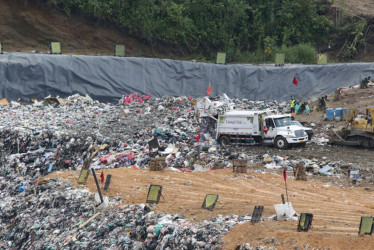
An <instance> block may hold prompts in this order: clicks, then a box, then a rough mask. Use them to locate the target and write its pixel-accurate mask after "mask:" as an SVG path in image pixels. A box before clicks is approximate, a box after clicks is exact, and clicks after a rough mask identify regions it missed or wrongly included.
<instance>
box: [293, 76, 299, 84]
mask: <svg viewBox="0 0 374 250" xmlns="http://www.w3.org/2000/svg"><path fill="white" fill-rule="evenodd" d="M292 83H293V84H294V85H296V86H299V82H298V81H297V78H296V76H294V77H293V81H292Z"/></svg>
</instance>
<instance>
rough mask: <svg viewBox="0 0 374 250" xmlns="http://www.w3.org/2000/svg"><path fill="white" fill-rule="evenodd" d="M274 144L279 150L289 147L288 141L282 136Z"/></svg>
mask: <svg viewBox="0 0 374 250" xmlns="http://www.w3.org/2000/svg"><path fill="white" fill-rule="evenodd" d="M274 144H275V147H276V148H277V149H286V148H287V147H288V142H287V140H286V139H285V138H283V137H281V136H280V137H277V138H276V139H275V143H274Z"/></svg>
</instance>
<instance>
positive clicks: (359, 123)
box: [332, 106, 374, 148]
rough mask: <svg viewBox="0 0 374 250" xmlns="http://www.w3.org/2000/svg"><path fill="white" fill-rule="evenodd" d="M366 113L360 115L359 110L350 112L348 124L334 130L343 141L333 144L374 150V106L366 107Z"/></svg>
mask: <svg viewBox="0 0 374 250" xmlns="http://www.w3.org/2000/svg"><path fill="white" fill-rule="evenodd" d="M365 111H366V113H365V115H360V114H359V113H358V110H357V109H352V110H350V111H349V114H348V116H347V120H346V124H345V125H344V126H343V127H342V128H339V129H337V130H334V134H335V135H336V136H337V137H338V138H339V139H341V140H336V141H334V142H333V143H332V144H337V145H347V146H362V147H365V148H374V121H373V118H374V117H373V115H374V106H369V107H366V109H365Z"/></svg>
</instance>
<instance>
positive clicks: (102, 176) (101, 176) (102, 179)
mask: <svg viewBox="0 0 374 250" xmlns="http://www.w3.org/2000/svg"><path fill="white" fill-rule="evenodd" d="M100 181H101V183H104V172H103V171H101V175H100Z"/></svg>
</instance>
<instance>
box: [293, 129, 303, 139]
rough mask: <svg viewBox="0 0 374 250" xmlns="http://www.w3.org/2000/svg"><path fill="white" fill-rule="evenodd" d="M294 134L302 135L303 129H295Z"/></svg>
mask: <svg viewBox="0 0 374 250" xmlns="http://www.w3.org/2000/svg"><path fill="white" fill-rule="evenodd" d="M295 135H296V137H302V136H304V130H303V129H300V130H295Z"/></svg>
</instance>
